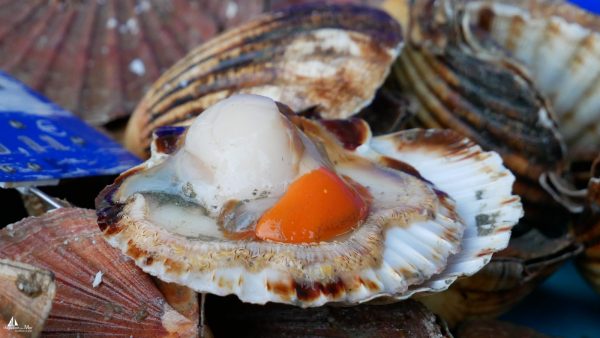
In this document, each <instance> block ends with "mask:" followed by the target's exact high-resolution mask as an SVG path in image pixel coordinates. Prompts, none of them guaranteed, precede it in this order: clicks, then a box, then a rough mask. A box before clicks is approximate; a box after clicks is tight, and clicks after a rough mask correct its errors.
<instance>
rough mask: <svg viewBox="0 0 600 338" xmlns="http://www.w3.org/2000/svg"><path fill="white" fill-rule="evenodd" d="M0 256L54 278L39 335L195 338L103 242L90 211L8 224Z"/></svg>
mask: <svg viewBox="0 0 600 338" xmlns="http://www.w3.org/2000/svg"><path fill="white" fill-rule="evenodd" d="M0 257H2V258H8V259H12V260H18V261H21V262H24V263H28V264H33V265H35V266H38V267H41V268H43V269H46V270H49V271H52V273H53V274H54V276H55V278H56V297H55V298H54V302H53V304H52V311H51V312H50V316H49V317H48V320H47V321H46V325H45V327H44V330H43V334H47V335H51V334H56V335H65V334H75V333H83V334H86V335H88V334H89V335H93V334H100V333H102V334H107V333H111V334H115V335H124V336H130V335H134V336H168V335H177V334H181V335H194V334H196V327H195V325H194V323H193V322H192V321H190V320H189V319H187V318H185V317H184V316H183V315H181V314H180V313H178V312H177V311H175V310H174V309H173V308H171V306H169V304H168V303H167V302H166V300H165V298H164V297H163V295H162V294H161V293H160V291H159V290H158V289H157V288H156V286H155V285H154V283H153V282H152V279H151V278H150V276H148V275H146V274H145V273H143V272H142V271H141V270H140V269H139V268H138V267H136V266H135V264H134V263H133V262H132V261H131V260H130V259H129V258H127V257H125V256H123V255H122V254H121V253H120V252H119V251H118V250H116V249H113V248H112V247H110V246H109V245H108V244H107V243H106V242H105V241H104V239H103V238H102V236H101V234H100V231H99V230H98V225H97V224H96V216H95V213H94V212H93V211H91V210H84V209H74V208H64V209H58V210H55V211H52V212H49V213H47V214H44V215H43V216H41V217H30V218H26V219H25V220H23V221H21V222H18V223H15V224H12V225H9V226H8V227H6V228H5V229H3V230H1V231H0ZM99 271H100V272H102V273H103V276H102V278H101V282H100V284H98V285H97V287H93V285H92V283H93V281H94V279H95V276H96V274H97V273H98V272H99Z"/></svg>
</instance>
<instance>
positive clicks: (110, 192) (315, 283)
mask: <svg viewBox="0 0 600 338" xmlns="http://www.w3.org/2000/svg"><path fill="white" fill-rule="evenodd" d="M155 135H156V138H155V140H154V142H153V144H152V157H151V158H150V159H149V160H148V161H146V162H145V163H143V164H141V165H140V166H138V167H135V168H132V169H131V170H129V171H127V172H125V173H123V174H122V175H121V176H120V177H119V178H118V179H117V180H116V181H115V183H114V184H113V185H110V186H108V187H107V188H105V189H104V190H103V191H102V192H101V194H100V195H99V196H98V197H97V199H96V207H97V214H98V224H99V226H100V229H101V230H102V232H103V233H104V236H105V238H106V240H107V241H108V242H109V243H110V244H111V245H113V246H115V247H117V248H119V249H120V250H121V251H122V252H123V253H125V254H127V255H128V256H130V257H132V258H133V259H134V260H135V261H136V264H137V265H138V266H140V267H141V268H142V269H143V270H144V271H146V272H148V273H150V274H152V275H155V276H157V277H158V278H160V279H162V280H164V281H167V282H174V283H178V284H182V285H185V286H188V287H190V288H192V289H194V290H196V291H198V292H205V293H212V294H216V295H228V294H235V295H236V296H237V297H239V298H240V299H241V300H242V301H244V302H251V303H259V304H264V303H266V302H279V303H288V304H293V305H298V306H302V307H313V306H320V305H323V304H325V303H329V302H336V303H346V304H355V303H361V302H365V301H368V300H371V299H374V298H379V297H388V298H392V299H404V298H408V297H410V296H411V295H413V294H415V293H420V292H429V291H440V290H444V289H446V288H447V287H448V286H449V285H450V284H451V283H452V282H454V280H456V278H458V277H460V276H465V275H472V274H474V273H475V272H477V271H478V270H480V269H481V268H482V267H483V266H485V265H486V264H487V263H488V262H489V261H490V258H491V255H492V254H493V253H494V252H496V251H498V250H501V249H503V248H504V247H506V245H507V243H508V240H509V237H510V230H511V228H512V226H513V225H514V224H515V223H516V222H517V221H518V219H519V218H520V217H521V216H522V207H521V204H520V199H519V197H518V196H515V195H512V194H511V187H512V183H513V181H514V177H513V176H512V175H511V174H510V172H509V171H508V170H507V169H505V168H504V167H503V166H502V161H501V159H500V157H499V156H498V155H497V154H495V153H492V152H483V151H482V150H481V149H480V148H479V147H478V146H477V145H475V144H474V143H472V142H471V141H469V140H467V139H466V138H463V137H462V136H459V135H458V134H456V133H454V132H452V131H439V130H418V129H416V130H408V131H403V132H399V133H395V134H389V135H384V136H379V137H372V136H371V133H370V130H369V128H368V125H367V124H366V123H365V122H364V121H362V120H360V119H352V120H322V121H313V120H309V119H306V118H303V117H300V116H297V115H295V114H293V112H292V111H291V110H290V109H289V108H287V107H285V106H284V105H282V104H277V103H275V102H274V101H272V100H271V99H269V98H266V97H262V96H256V95H235V96H232V97H230V98H228V99H225V100H223V101H220V102H219V103H217V104H216V105H214V106H212V107H210V108H209V109H207V110H206V111H204V112H203V114H201V115H200V116H199V117H198V118H197V119H196V120H195V121H194V123H193V124H192V125H191V126H190V127H189V129H187V130H185V128H182V127H167V128H164V129H159V130H157V131H156V133H155Z"/></svg>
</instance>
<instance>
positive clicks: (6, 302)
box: [0, 259, 56, 337]
mask: <svg viewBox="0 0 600 338" xmlns="http://www.w3.org/2000/svg"><path fill="white" fill-rule="evenodd" d="M55 294H56V283H55V281H54V275H53V274H52V273H51V272H49V271H46V270H42V269H39V268H36V267H35V266H32V265H29V264H24V263H20V262H16V261H11V260H6V259H0V304H2V305H1V306H0V336H2V337H6V336H8V337H13V336H17V337H19V336H23V337H29V336H33V337H38V336H39V334H40V332H41V331H42V328H43V327H44V322H45V321H46V318H48V314H49V313H50V309H51V307H52V300H53V299H54V296H55ZM13 318H14V319H15V320H16V321H17V323H18V325H19V327H20V328H22V329H25V326H26V325H27V326H29V327H31V332H26V331H23V332H16V330H8V329H7V328H6V325H7V324H8V323H9V322H10V321H11V319H13Z"/></svg>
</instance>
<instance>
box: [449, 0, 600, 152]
mask: <svg viewBox="0 0 600 338" xmlns="http://www.w3.org/2000/svg"><path fill="white" fill-rule="evenodd" d="M460 20H461V21H462V26H463V31H465V32H466V34H465V35H466V36H467V37H469V39H468V40H469V42H470V43H471V44H472V45H474V46H478V47H479V48H482V49H488V50H492V51H494V52H499V53H502V50H501V49H500V48H497V46H500V47H501V48H502V49H504V50H505V51H508V54H509V55H510V56H511V57H514V58H515V59H516V60H518V61H519V62H521V63H522V64H523V65H524V66H525V68H526V69H527V71H528V72H529V73H530V75H531V78H532V79H533V82H534V84H535V85H536V86H537V87H538V88H539V90H540V92H541V93H542V94H543V95H544V96H545V97H547V98H548V99H549V100H550V102H551V104H552V107H553V109H554V111H555V112H556V115H557V118H558V121H559V127H560V131H561V133H562V134H563V136H564V137H565V140H566V142H567V143H568V145H569V146H572V147H573V148H580V149H585V150H596V151H597V150H598V149H600V17H599V16H597V15H594V14H592V13H588V12H586V11H585V10H583V9H581V8H578V7H577V6H575V5H573V4H570V3H568V2H567V1H563V0H558V1H556V0H527V1H504V2H500V1H488V0H482V1H470V2H468V3H467V4H466V5H465V7H464V14H463V16H462V17H461V18H460ZM494 46H496V48H494Z"/></svg>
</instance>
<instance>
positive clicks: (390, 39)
mask: <svg viewBox="0 0 600 338" xmlns="http://www.w3.org/2000/svg"><path fill="white" fill-rule="evenodd" d="M401 46H402V33H401V29H400V25H399V24H398V23H397V22H396V21H395V20H394V19H393V18H392V17H390V16H389V15H387V14H386V13H385V12H383V11H381V10H378V9H375V8H371V7H366V6H359V5H325V4H318V3H313V4H307V5H302V6H296V7H290V8H288V9H283V10H279V11H275V12H271V13H267V14H265V15H263V16H260V17H258V18H256V19H254V20H252V21H250V22H247V23H246V24H244V25H241V26H239V27H237V28H234V29H232V30H230V31H228V32H226V33H224V34H221V35H219V36H217V37H215V38H214V39H212V40H210V41H207V42H206V43H204V44H202V45H200V46H199V47H198V48H196V49H194V50H192V51H191V52H190V53H189V54H187V55H186V56H185V57H184V58H183V59H181V60H180V61H179V62H177V63H176V64H175V65H174V66H172V67H171V68H170V69H169V70H167V71H166V72H165V73H164V74H163V75H162V76H161V77H160V78H159V79H158V80H157V81H156V82H155V83H154V84H153V85H152V87H151V88H150V89H149V90H148V92H147V93H146V95H145V96H144V97H143V98H142V100H141V101H140V102H139V104H138V106H137V108H136V110H135V112H134V113H133V115H132V117H131V119H130V121H129V123H128V126H127V131H126V135H125V144H126V146H127V147H128V148H129V150H131V151H132V152H134V153H136V154H138V155H140V156H147V155H148V154H149V146H150V141H151V137H152V131H153V130H154V129H155V128H157V127H160V126H166V125H189V124H190V123H191V121H192V120H193V118H194V117H196V116H198V115H199V114H200V113H202V111H204V110H205V109H206V108H208V107H209V106H211V105H213V104H215V103H216V102H218V101H219V100H222V99H224V98H226V97H228V96H230V95H232V94H234V93H246V94H260V95H264V96H268V97H270V98H272V99H274V100H277V101H280V102H285V103H286V104H287V105H289V106H290V107H291V108H292V109H293V110H294V111H295V112H301V111H304V110H307V109H313V110H315V109H316V110H317V111H318V112H319V113H320V115H321V116H323V117H325V118H346V117H349V116H350V115H353V114H356V113H357V112H358V111H359V110H360V109H361V108H363V107H364V106H366V105H368V104H369V103H370V102H371V100H372V99H373V97H374V96H375V91H376V89H377V88H378V87H379V86H380V85H381V84H382V83H383V81H384V79H385V77H386V76H387V74H388V73H389V69H390V65H391V64H392V62H393V61H394V59H395V58H396V56H397V55H398V52H399V50H400V48H401Z"/></svg>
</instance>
